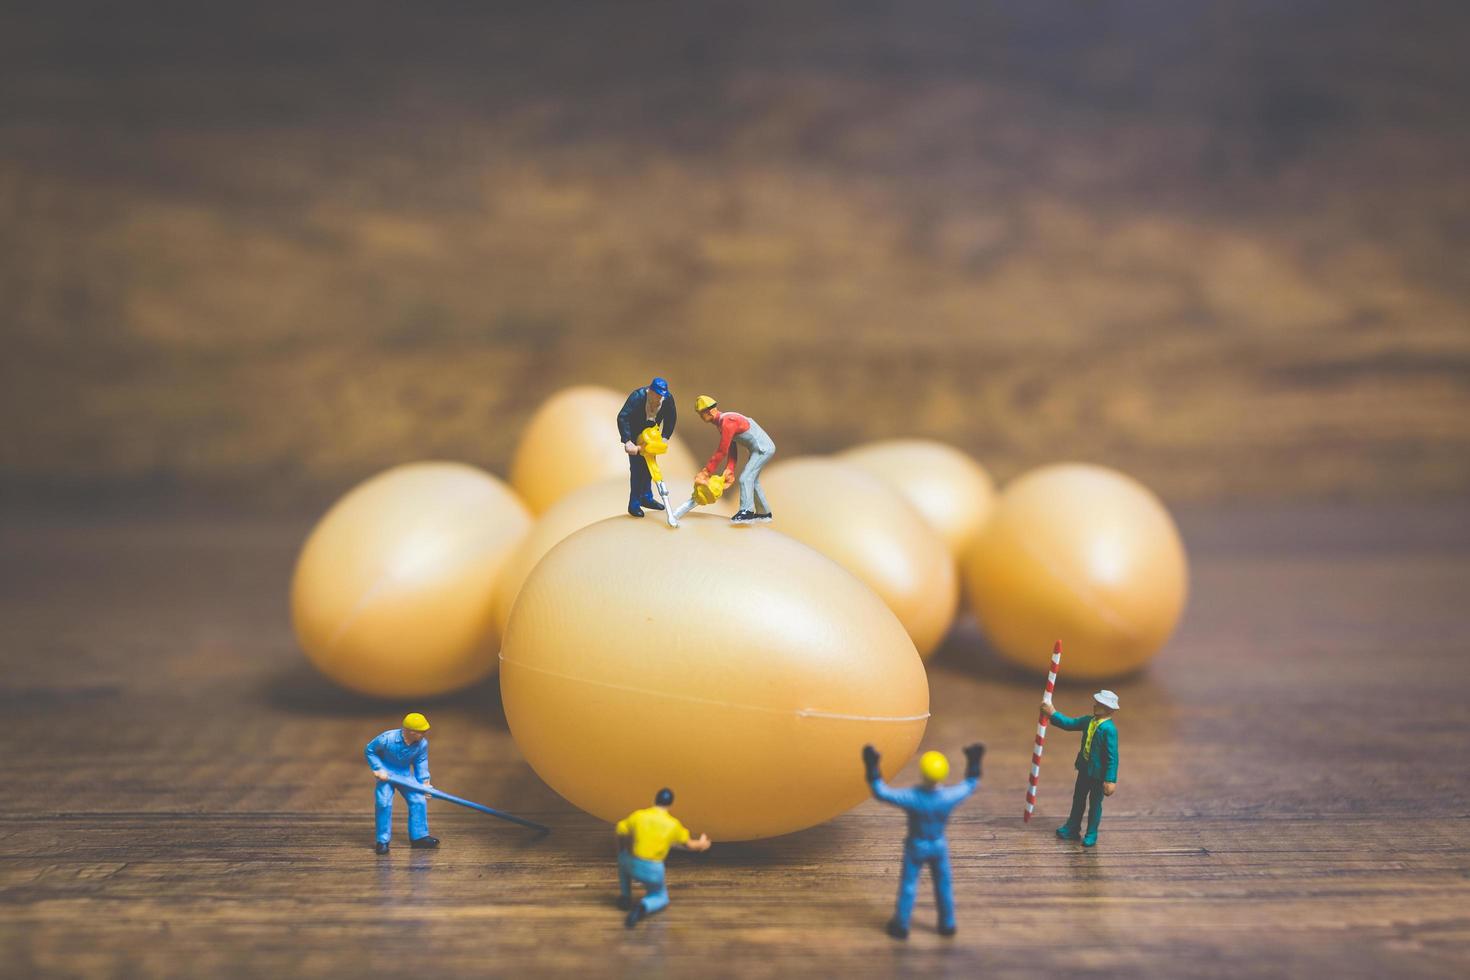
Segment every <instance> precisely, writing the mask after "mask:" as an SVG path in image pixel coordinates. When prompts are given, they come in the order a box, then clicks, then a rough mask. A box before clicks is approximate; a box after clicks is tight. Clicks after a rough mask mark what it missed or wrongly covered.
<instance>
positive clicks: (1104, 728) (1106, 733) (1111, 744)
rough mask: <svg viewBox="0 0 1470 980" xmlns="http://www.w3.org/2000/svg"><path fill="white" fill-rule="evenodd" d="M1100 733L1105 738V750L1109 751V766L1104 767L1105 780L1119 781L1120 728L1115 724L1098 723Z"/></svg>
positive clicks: (1109, 781) (1107, 781)
mask: <svg viewBox="0 0 1470 980" xmlns="http://www.w3.org/2000/svg"><path fill="white" fill-rule="evenodd" d="M1098 735H1101V736H1102V739H1103V751H1104V752H1106V753H1107V760H1108V762H1107V766H1106V767H1105V768H1104V769H1103V782H1105V783H1116V782H1117V781H1118V729H1117V727H1116V726H1114V725H1098V726H1097V735H1094V736H1093V738H1097V737H1098Z"/></svg>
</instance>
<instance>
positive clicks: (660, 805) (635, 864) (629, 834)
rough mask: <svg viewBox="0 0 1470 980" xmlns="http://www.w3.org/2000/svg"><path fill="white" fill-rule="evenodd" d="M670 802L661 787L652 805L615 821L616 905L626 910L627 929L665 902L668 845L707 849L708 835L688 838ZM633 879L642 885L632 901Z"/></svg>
mask: <svg viewBox="0 0 1470 980" xmlns="http://www.w3.org/2000/svg"><path fill="white" fill-rule="evenodd" d="M673 803H674V791H673V790H671V789H667V788H665V789H661V790H659V791H658V795H656V796H655V797H654V798H653V806H651V807H647V808H646V809H643V810H634V811H633V812H632V813H630V814H628V816H627V817H626V818H624V819H622V820H619V821H618V825H617V834H618V888H619V894H618V908H620V909H627V910H628V917H627V918H626V919H624V920H623V925H625V926H627V927H628V928H629V929H631V928H633V927H634V926H636V925H637V924H638V921H639V920H640V919H645V918H647V917H648V916H650V915H653V914H654V913H655V912H657V911H659V910H660V909H662V908H664V907H665V906H666V905H668V904H669V890H668V887H667V886H666V885H665V884H664V858H666V857H668V855H669V848H671V847H683V848H685V849H686V850H690V851H707V850H709V846H710V843H709V836H708V835H706V834H700V835H699V837H698V838H697V839H694V840H691V839H690V837H689V831H688V830H687V829H686V828H685V827H684V825H683V824H681V823H680V822H679V821H678V820H676V819H675V818H674V816H673V814H671V813H669V807H670V806H672V805H673ZM634 881H636V882H638V883H639V884H640V885H642V886H643V888H644V895H643V898H642V899H641V900H639V901H638V902H636V903H635V902H634V901H633V892H632V883H633V882H634Z"/></svg>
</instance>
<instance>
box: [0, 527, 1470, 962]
mask: <svg viewBox="0 0 1470 980" xmlns="http://www.w3.org/2000/svg"><path fill="white" fill-rule="evenodd" d="M1183 526H1184V529H1185V533H1186V538H1187V540H1188V542H1189V545H1190V548H1191V557H1192V560H1193V593H1192V598H1191V603H1190V606H1189V609H1188V612H1187V614H1186V618H1185V621H1184V624H1183V627H1182V629H1181V630H1180V632H1179V633H1178V634H1177V635H1176V637H1175V638H1174V640H1173V641H1172V642H1171V644H1170V645H1169V647H1168V648H1167V650H1166V651H1165V652H1164V653H1163V654H1162V655H1161V656H1160V657H1159V658H1158V660H1157V661H1156V662H1155V664H1154V665H1153V666H1152V667H1151V668H1150V669H1149V670H1147V671H1146V672H1145V673H1144V674H1142V675H1140V676H1137V677H1134V678H1131V679H1126V680H1122V681H1120V682H1118V683H1117V684H1116V685H1115V686H1116V688H1117V690H1118V691H1119V693H1120V695H1121V697H1122V701H1123V705H1124V708H1125V710H1124V712H1123V713H1122V714H1121V716H1120V721H1121V723H1122V724H1121V742H1122V745H1121V756H1122V759H1123V767H1122V772H1121V778H1120V781H1119V789H1118V793H1117V795H1116V796H1114V797H1113V798H1112V800H1111V801H1109V803H1108V806H1107V811H1106V821H1105V823H1104V825H1103V834H1102V837H1101V841H1100V843H1099V846H1098V847H1097V848H1096V849H1095V850H1092V851H1084V850H1082V849H1081V848H1079V847H1077V846H1075V845H1068V844H1063V843H1060V842H1058V841H1057V840H1055V839H1054V837H1053V835H1052V828H1053V827H1055V826H1056V824H1057V823H1058V822H1059V817H1058V814H1059V812H1060V810H1061V808H1062V807H1063V805H1064V804H1065V803H1066V802H1067V788H1068V785H1069V783H1070V779H1069V778H1068V769H1069V765H1068V763H1069V762H1070V756H1071V754H1072V751H1073V750H1072V749H1071V744H1072V739H1071V738H1070V737H1068V738H1058V739H1057V740H1056V744H1055V747H1054V748H1053V754H1052V755H1051V756H1050V757H1049V760H1048V764H1047V766H1046V767H1045V770H1044V774H1043V781H1042V790H1041V801H1040V805H1039V816H1040V819H1039V820H1037V821H1035V822H1033V823H1032V824H1030V825H1023V824H1022V822H1021V820H1020V812H1021V803H1022V797H1023V792H1024V787H1025V773H1026V768H1027V758H1028V753H1029V747H1030V742H1031V733H1032V726H1033V723H1034V720H1035V711H1034V704H1035V702H1036V700H1037V695H1038V692H1039V688H1040V684H1039V682H1038V681H1037V680H1036V679H1034V678H1026V677H1018V676H1016V675H1014V674H1013V673H1011V672H1009V671H1008V670H1006V669H1004V668H1002V667H1000V666H998V665H997V664H996V663H995V662H994V661H993V660H992V659H991V658H990V657H989V656H988V655H987V654H985V653H984V652H983V647H982V646H981V643H980V640H979V638H978V637H977V635H976V634H975V632H974V630H973V627H967V626H964V625H962V626H961V627H960V628H959V629H958V630H957V633H956V636H955V637H954V638H953V639H952V640H951V642H950V643H949V645H948V646H947V647H946V649H945V650H944V651H942V653H941V655H940V656H939V658H938V660H937V662H936V663H935V664H934V665H933V667H932V670H931V674H930V679H931V686H932V698H933V712H934V717H933V721H932V722H931V724H930V727H929V731H928V734H927V736H926V739H925V744H926V746H933V747H938V748H943V749H945V750H948V751H950V752H951V754H952V756H953V757H955V758H957V757H958V756H957V751H956V750H957V749H958V747H959V746H960V745H961V744H962V743H963V742H965V741H968V740H969V739H972V738H980V739H983V740H984V741H985V742H987V743H988V745H989V747H990V753H989V755H988V756H987V758H986V778H985V782H984V784H983V785H982V787H981V790H980V792H979V794H978V795H977V796H976V797H975V798H974V799H973V800H972V801H971V802H970V803H968V804H966V805H965V806H964V807H963V808H961V809H960V810H959V811H958V812H957V813H956V815H955V817H954V819H953V820H952V822H951V825H950V827H951V829H950V839H951V842H952V848H953V860H954V871H955V890H956V895H957V899H958V906H959V921H960V932H959V935H958V936H956V937H955V938H953V939H944V938H941V937H939V936H938V935H937V934H936V933H935V932H934V928H933V903H932V896H931V894H930V893H929V890H928V887H927V885H923V886H921V891H920V899H919V906H918V910H917V912H916V914H915V929H914V932H913V935H912V937H911V938H910V940H909V941H908V942H907V943H897V942H894V941H893V940H891V939H889V938H888V937H887V936H886V935H885V934H884V933H883V930H882V926H883V923H884V921H885V920H886V919H887V917H888V915H889V913H890V911H891V906H892V900H893V894H894V890H895V887H896V884H897V873H898V855H899V848H900V841H901V839H902V836H903V820H902V818H901V816H899V815H898V814H897V813H896V812H894V811H892V810H890V809H888V808H885V807H881V806H879V805H877V804H875V803H872V802H869V803H865V804H863V805H862V806H860V807H858V808H857V809H855V810H854V811H852V812H850V813H848V814H846V815H844V816H842V817H840V818H838V819H836V820H834V821H832V822H831V823H830V824H827V825H825V826H822V827H819V828H816V829H813V830H809V831H807V832H805V833H801V834H795V835H791V836H788V837H784V838H780V839H777V840H771V841H764V842H759V843H747V844H738V845H723V846H721V845H717V846H716V847H715V848H714V849H713V850H711V851H710V852H709V853H708V854H706V855H702V856H701V855H685V854H681V855H677V856H675V858H674V859H672V860H671V862H670V867H669V880H670V883H671V894H672V898H673V901H672V904H671V906H670V907H669V909H668V910H667V911H666V912H665V913H663V914H661V915H660V916H658V917H656V918H655V919H653V920H651V921H650V922H648V923H646V924H644V925H642V926H640V927H639V928H638V929H637V930H636V931H633V932H628V931H625V930H624V929H623V927H622V916H621V914H620V913H619V912H618V911H617V910H616V909H615V908H614V906H613V897H614V894H615V876H614V863H613V860H612V846H611V834H610V828H609V827H608V826H607V825H605V824H602V823H599V822H598V821H596V820H594V819H592V818H590V817H588V816H586V815H584V814H581V813H579V812H577V811H575V810H574V809H572V808H571V807H570V806H568V805H567V804H565V803H564V802H562V801H561V800H560V799H559V798H558V797H556V796H555V794H553V793H552V792H551V791H550V790H548V789H547V788H546V787H545V786H543V785H542V784H541V783H540V782H539V781H538V780H537V778H536V777H535V775H534V774H533V773H531V772H530V770H529V769H528V768H527V767H526V766H525V765H524V763H523V762H522V761H521V759H520V756H519V754H518V753H517V751H516V747H515V743H514V741H513V740H512V738H511V736H510V734H509V733H508V732H507V730H506V726H505V720H504V717H503V715H502V714H501V712H500V711H499V708H498V703H497V697H496V690H495V687H494V684H493V682H492V683H491V684H490V685H488V686H483V687H481V688H478V689H476V690H474V691H471V692H468V693H466V694H463V695H460V696H457V697H454V698H452V699H449V700H446V701H441V702H436V703H431V704H429V705H428V706H426V710H428V711H429V713H430V714H431V715H432V717H433V720H434V727H435V734H436V737H435V740H434V774H435V777H436V778H435V782H436V783H439V784H442V785H443V786H444V787H446V788H449V789H451V790H453V791H455V792H459V793H461V794H463V795H466V796H468V797H471V798H473V799H479V800H485V801H489V802H492V803H494V804H496V805H500V806H503V807H506V808H508V809H512V810H515V811H518V812H521V813H524V814H526V815H528V816H531V817H533V818H535V819H539V820H542V821H545V822H547V823H549V824H551V825H552V826H553V827H554V828H555V832H554V833H553V834H552V835H551V836H550V837H549V838H547V839H545V840H543V841H541V842H539V843H536V842H532V841H531V840H529V839H528V837H527V835H526V834H525V833H524V832H522V831H520V830H519V829H516V828H514V827H511V826H509V825H502V824H500V823H498V822H495V821H492V820H489V819H488V818H484V817H481V816H479V815H476V814H473V813H470V812H468V811H463V810H459V809H457V808H454V807H450V806H447V805H444V804H436V805H434V806H433V807H432V808H431V810H432V812H431V820H432V823H433V827H434V830H435V832H436V833H437V834H439V835H440V836H441V837H442V838H443V840H444V846H443V847H442V848H441V849H440V850H439V851H437V852H417V851H410V850H408V849H407V848H406V847H395V849H394V850H393V852H392V854H391V855H390V856H388V857H386V858H378V857H376V856H375V855H374V854H373V852H372V849H371V843H372V816H371V795H370V791H371V781H370V777H369V775H368V773H367V771H366V767H365V766H364V765H363V762H362V757H361V750H362V745H363V743H364V742H366V741H367V740H368V739H369V738H371V737H372V736H373V735H375V734H377V733H378V732H379V731H382V730H383V729H386V728H389V727H391V726H392V724H393V723H394V720H395V718H396V717H397V716H398V715H399V714H401V712H402V710H403V709H404V708H405V707H406V706H404V705H398V704H379V703H373V702H368V701H363V700H359V699H357V698H355V697H352V696H349V695H346V694H343V693H340V692H338V691H336V690H334V689H333V688H331V687H330V686H328V685H327V684H326V683H324V682H322V681H320V680H318V679H317V678H316V677H315V676H314V675H313V674H312V673H311V672H310V671H309V670H308V669H307V667H306V666H305V663H304V661H303V659H302V658H301V656H300V655H299V653H297V651H296V650H295V647H294V643H293V640H292V638H291V634H290V630H289V627H288V625H287V618H286V582H287V578H288V575H289V572H290V568H291V563H292V560H293V557H294V552H295V548H296V547H297V545H298V544H299V542H300V540H301V537H302V535H303V533H304V530H305V528H306V523H305V522H301V521H290V520H278V519H273V520H266V519H260V518H254V519H243V520H242V519H208V518H202V517H189V518H179V517H175V518H139V517H129V518H117V517H90V518H85V519H76V518H66V519H62V518H56V517H46V518H42V517H36V516H34V515H32V516H25V517H23V516H16V515H11V516H10V517H9V518H7V519H6V521H5V523H4V524H3V525H0V651H3V657H4V661H3V663H4V675H3V677H4V679H3V687H0V705H3V710H4V715H3V717H4V722H5V728H6V730H7V733H8V736H9V737H8V739H7V741H8V747H7V750H6V751H5V753H4V756H5V772H6V780H5V781H6V791H5V793H4V794H3V796H0V907H3V913H0V963H3V964H4V966H3V967H0V972H3V973H5V974H9V975H17V976H19V975H28V974H30V973H45V974H57V975H158V974H169V975H190V976H218V975H260V974H273V975H281V974H285V975H300V976H327V975H343V974H349V973H363V974H365V973H368V972H372V973H375V974H387V973H390V972H391V973H392V974H395V975H403V976H414V977H429V976H435V975H439V976H445V975H462V974H479V973H487V974H490V973H493V974H523V973H527V972H535V973H566V974H570V973H579V974H583V975H609V974H612V975H633V974H639V975H643V974H653V975H663V974H667V975H676V976H677V975H683V976H707V975H725V974H729V975H736V974H738V975H741V976H783V977H784V976H790V975H796V974H821V975H837V974H839V973H845V974H868V973H876V974H897V973H902V974H923V975H935V974H943V975H964V976H976V975H980V974H982V973H984V974H985V975H988V976H995V975H1022V974H1026V975H1031V976H1041V975H1050V976H1058V975H1060V974H1061V972H1062V971H1066V972H1068V973H1071V974H1088V975H1104V974H1118V975H1124V974H1126V975H1135V976H1136V975H1153V976H1161V975H1172V976H1182V975H1186V974H1188V975H1204V976H1222V977H1223V976H1230V977H1237V976H1241V975H1244V974H1254V975H1275V976H1295V977H1303V976H1327V975H1339V976H1342V975H1352V976H1403V975H1410V974H1422V975H1442V976H1465V975H1467V973H1470V848H1467V843H1466V840H1467V836H1470V820H1467V814H1470V761H1467V760H1470V752H1467V747H1470V683H1467V682H1470V659H1467V653H1470V650H1467V641H1466V638H1465V626H1466V623H1467V618H1466V611H1465V606H1466V599H1467V588H1466V586H1467V583H1470V521H1467V518H1466V516H1465V515H1464V514H1463V513H1460V512H1458V511H1456V510H1452V509H1441V510H1419V511H1411V510H1405V509H1379V510H1361V509H1358V510H1325V511H1324V510H1312V509H1307V508H1299V509H1275V510H1269V511H1268V510H1255V511H1200V512H1195V513H1191V514H1186V515H1184V517H1183ZM1088 693H1090V689H1089V688H1088V687H1087V686H1086V685H1082V684H1079V683H1073V682H1071V681H1070V680H1069V679H1067V677H1066V673H1065V668H1064V671H1063V679H1062V682H1061V684H1060V690H1059V703H1060V704H1061V705H1063V706H1064V707H1065V708H1068V709H1071V710H1076V709H1078V708H1080V707H1083V706H1085V703H1086V696H1087V694H1088ZM415 707H417V706H415ZM857 765H858V763H857V760H854V766H857ZM912 771H913V767H912V766H910V767H909V769H908V770H906V775H908V774H911V773H912ZM398 819H399V821H401V820H402V815H401V813H400V814H399V815H398Z"/></svg>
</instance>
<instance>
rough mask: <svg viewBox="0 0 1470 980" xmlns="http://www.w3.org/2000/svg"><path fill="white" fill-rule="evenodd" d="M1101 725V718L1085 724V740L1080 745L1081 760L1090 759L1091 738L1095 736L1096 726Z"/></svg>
mask: <svg viewBox="0 0 1470 980" xmlns="http://www.w3.org/2000/svg"><path fill="white" fill-rule="evenodd" d="M1102 723H1103V720H1102V719H1101V718H1094V719H1092V721H1089V722H1088V723H1087V738H1086V740H1085V741H1083V743H1082V758H1084V759H1091V758H1092V736H1094V735H1096V734H1097V726H1098V725H1101V724H1102Z"/></svg>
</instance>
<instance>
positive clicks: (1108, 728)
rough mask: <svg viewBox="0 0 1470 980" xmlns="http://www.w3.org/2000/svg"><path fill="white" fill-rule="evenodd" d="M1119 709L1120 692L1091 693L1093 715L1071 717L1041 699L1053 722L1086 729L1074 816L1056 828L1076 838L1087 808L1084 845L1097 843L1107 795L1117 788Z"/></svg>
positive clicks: (1066, 727)
mask: <svg viewBox="0 0 1470 980" xmlns="http://www.w3.org/2000/svg"><path fill="white" fill-rule="evenodd" d="M1117 710H1118V695H1116V694H1114V693H1113V692H1112V691H1098V692H1097V693H1096V694H1094V695H1093V696H1092V717H1091V718H1085V717H1081V716H1079V717H1076V718H1069V717H1068V716H1066V715H1064V714H1062V713H1061V712H1060V711H1058V710H1057V709H1055V708H1053V707H1052V706H1051V703H1050V702H1048V701H1043V702H1041V713H1042V714H1044V715H1046V716H1047V717H1048V718H1049V719H1051V723H1052V724H1053V725H1056V726H1057V727H1058V728H1060V729H1062V730H1063V731H1067V732H1084V731H1085V734H1084V735H1083V736H1082V748H1081V749H1080V750H1079V751H1078V752H1077V784H1076V786H1075V787H1074V788H1073V790H1072V815H1071V816H1069V817H1068V818H1067V822H1066V823H1064V824H1062V825H1061V826H1060V827H1058V828H1057V836H1058V837H1060V838H1061V839H1062V840H1076V839H1077V837H1078V835H1079V834H1081V832H1082V811H1083V808H1084V807H1085V808H1086V810H1087V834H1086V835H1085V836H1083V837H1082V846H1083V847H1091V846H1092V845H1094V844H1096V843H1097V828H1098V825H1099V824H1101V823H1102V804H1103V797H1104V796H1112V795H1113V790H1115V789H1117V788H1118V726H1117V723H1116V722H1114V721H1113V712H1115V711H1117Z"/></svg>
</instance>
